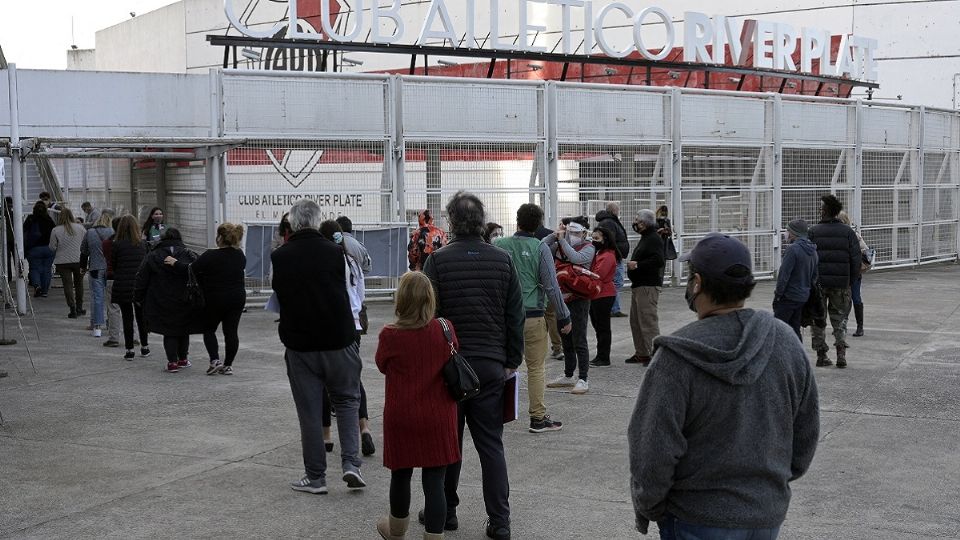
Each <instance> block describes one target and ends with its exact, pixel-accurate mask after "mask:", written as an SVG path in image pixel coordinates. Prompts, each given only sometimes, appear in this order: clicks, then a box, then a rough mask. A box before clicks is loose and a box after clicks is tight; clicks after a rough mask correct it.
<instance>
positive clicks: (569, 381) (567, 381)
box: [547, 377, 577, 388]
mask: <svg viewBox="0 0 960 540" xmlns="http://www.w3.org/2000/svg"><path fill="white" fill-rule="evenodd" d="M576 384H577V380H576V379H574V378H573V377H557V378H556V379H554V380H552V381H550V382H548V383H547V388H572V387H573V386H574V385H576Z"/></svg>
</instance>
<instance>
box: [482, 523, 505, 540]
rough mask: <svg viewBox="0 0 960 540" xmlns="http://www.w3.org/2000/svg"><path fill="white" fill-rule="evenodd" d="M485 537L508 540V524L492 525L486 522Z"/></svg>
mask: <svg viewBox="0 0 960 540" xmlns="http://www.w3.org/2000/svg"><path fill="white" fill-rule="evenodd" d="M487 538H493V539H494V540H510V526H509V525H494V524H493V523H490V522H487Z"/></svg>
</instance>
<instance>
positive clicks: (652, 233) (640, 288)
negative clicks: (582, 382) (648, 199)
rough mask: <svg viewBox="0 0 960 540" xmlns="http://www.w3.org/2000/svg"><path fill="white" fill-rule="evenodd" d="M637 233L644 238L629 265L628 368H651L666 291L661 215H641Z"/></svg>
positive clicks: (636, 221)
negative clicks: (662, 291)
mask: <svg viewBox="0 0 960 540" xmlns="http://www.w3.org/2000/svg"><path fill="white" fill-rule="evenodd" d="M633 230H634V231H635V232H637V233H638V234H639V235H640V241H639V242H637V247H635V248H634V249H633V254H632V255H631V256H630V260H629V261H627V276H629V277H630V293H631V299H630V332H631V334H633V356H631V357H630V358H627V363H628V364H642V365H644V366H647V365H649V364H650V357H651V356H653V338H655V337H657V336H659V335H660V319H659V315H658V314H657V306H658V304H659V303H660V289H661V287H663V268H664V266H666V259H665V258H664V250H663V240H662V239H661V238H660V235H658V234H657V215H656V214H654V213H653V211H651V210H641V211H639V212H637V217H636V218H634V220H633Z"/></svg>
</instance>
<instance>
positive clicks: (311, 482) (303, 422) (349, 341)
mask: <svg viewBox="0 0 960 540" xmlns="http://www.w3.org/2000/svg"><path fill="white" fill-rule="evenodd" d="M289 220H290V228H291V229H292V230H293V234H292V235H291V236H290V239H289V240H288V241H287V243H286V244H284V245H282V246H280V247H279V248H277V250H276V251H274V252H273V254H272V255H271V256H270V258H271V259H272V261H273V290H274V292H275V293H276V295H277V301H278V303H279V304H280V330H279V331H280V341H282V342H283V344H284V346H285V347H286V352H285V353H284V360H285V361H286V364H287V377H288V378H289V379H290V390H291V391H292V393H293V401H294V403H295V404H296V406H297V416H298V417H299V418H300V439H301V441H302V446H303V465H304V469H305V474H304V476H303V478H301V479H300V480H298V481H296V482H293V483H292V484H291V485H290V487H291V488H293V489H294V490H296V491H304V492H307V493H314V494H322V493H327V482H326V468H327V452H326V449H325V447H324V441H323V421H322V419H321V416H322V415H321V410H322V401H323V400H322V399H321V396H322V395H323V392H324V391H325V390H326V391H327V392H328V393H329V395H330V401H331V402H332V403H333V406H334V409H335V410H336V411H337V418H338V421H337V425H338V427H339V430H340V448H341V453H340V457H341V461H342V464H343V480H344V482H346V483H347V487H349V488H362V487H365V486H366V484H365V483H364V481H363V477H362V476H360V465H361V461H360V458H359V456H358V452H359V450H360V448H359V447H360V432H359V429H360V428H359V425H360V424H359V414H358V412H359V408H360V369H361V366H362V364H361V361H360V354H359V350H358V346H357V345H356V330H355V328H354V321H353V311H352V309H351V307H350V298H349V296H348V293H347V285H346V283H347V280H346V273H345V270H344V265H343V252H342V250H341V249H340V246H338V245H337V244H335V243H333V242H331V241H330V240H327V239H326V238H324V237H323V236H322V235H321V234H320V231H319V230H318V229H319V227H320V207H319V206H317V203H315V202H313V201H310V200H300V201H297V202H296V203H295V204H294V205H293V208H291V209H290V216H289ZM320 308H322V309H320Z"/></svg>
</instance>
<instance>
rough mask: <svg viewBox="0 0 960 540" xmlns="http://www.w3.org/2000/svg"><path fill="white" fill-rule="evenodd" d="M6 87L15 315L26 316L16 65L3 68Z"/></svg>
mask: <svg viewBox="0 0 960 540" xmlns="http://www.w3.org/2000/svg"><path fill="white" fill-rule="evenodd" d="M7 84H8V86H9V91H10V93H9V96H10V164H11V171H10V172H11V174H10V176H12V177H13V178H12V179H11V184H13V193H12V196H13V238H12V239H11V241H12V242H13V244H14V246H15V248H16V249H14V252H13V254H14V268H15V269H16V280H17V299H16V300H17V311H18V312H20V313H26V312H27V283H26V281H24V277H23V258H24V253H23V242H22V241H21V239H22V238H23V203H24V200H23V192H24V189H23V187H24V176H25V175H24V172H25V168H24V167H23V161H22V160H23V150H22V149H21V148H20V98H19V95H18V93H17V65H16V64H9V65H8V66H7Z"/></svg>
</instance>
